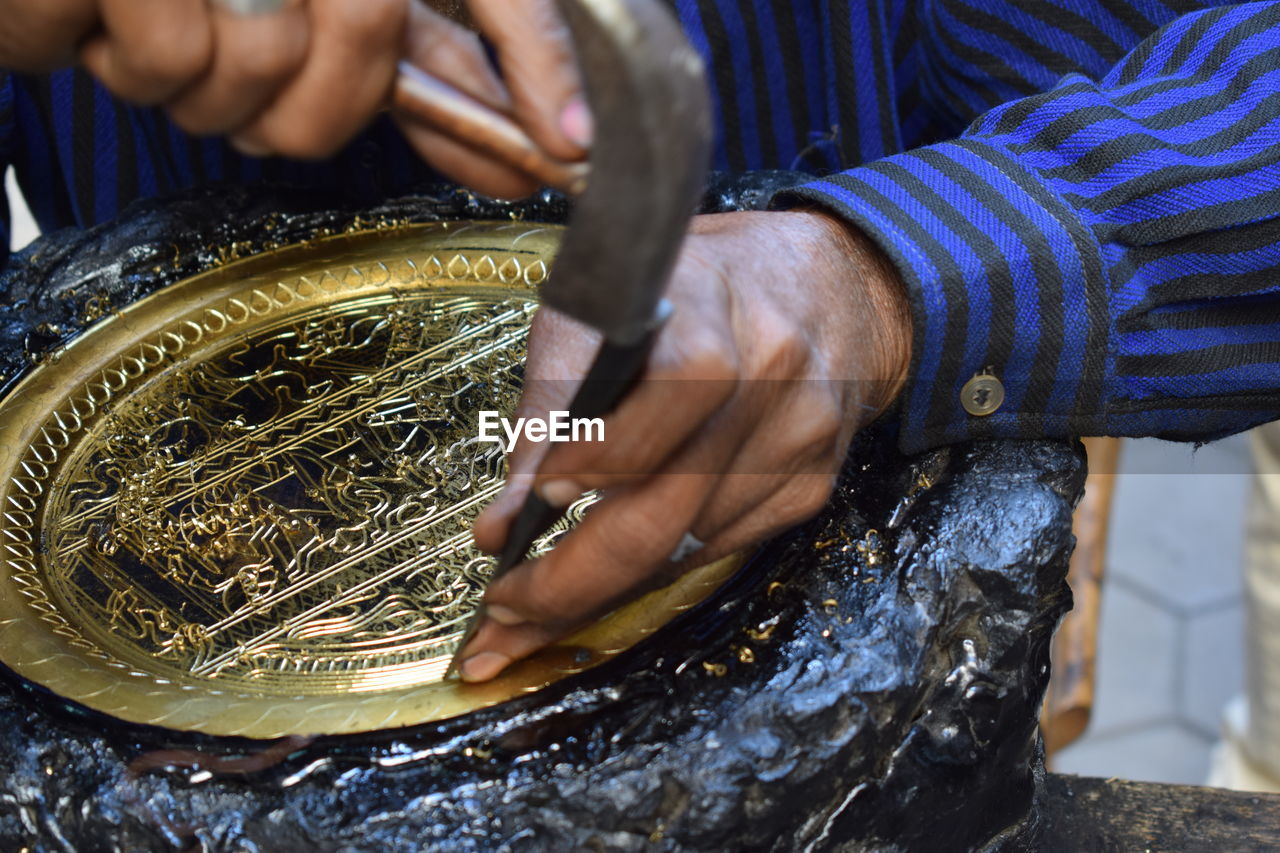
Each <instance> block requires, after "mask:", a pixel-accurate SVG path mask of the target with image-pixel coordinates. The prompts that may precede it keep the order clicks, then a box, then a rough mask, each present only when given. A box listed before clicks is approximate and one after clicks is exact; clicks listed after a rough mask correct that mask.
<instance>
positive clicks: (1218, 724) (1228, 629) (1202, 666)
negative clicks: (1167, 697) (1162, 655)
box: [1178, 603, 1244, 737]
mask: <svg viewBox="0 0 1280 853" xmlns="http://www.w3.org/2000/svg"><path fill="white" fill-rule="evenodd" d="M1184 625H1185V633H1184V639H1183V648H1184V649H1185V652H1184V653H1185V655H1186V660H1185V662H1184V665H1183V667H1182V673H1181V677H1180V678H1179V682H1180V683H1179V692H1180V693H1181V701H1180V703H1179V708H1178V711H1179V716H1181V718H1182V719H1183V720H1184V721H1185V722H1187V723H1189V724H1190V725H1191V726H1192V727H1193V728H1197V729H1199V731H1200V732H1201V733H1203V734H1205V735H1207V736H1210V737H1216V736H1217V734H1218V732H1219V730H1220V729H1221V728H1222V710H1223V708H1225V707H1226V704H1227V702H1228V701H1229V700H1230V699H1231V698H1232V697H1233V696H1235V695H1236V694H1238V693H1240V691H1241V690H1243V689H1244V607H1243V605H1241V604H1239V603H1237V604H1233V605H1231V606H1229V607H1221V608H1218V609H1216V610H1211V611H1208V612H1205V613H1198V614H1192V615H1191V616H1188V617H1186V619H1185V621H1184Z"/></svg>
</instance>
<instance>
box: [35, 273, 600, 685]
mask: <svg viewBox="0 0 1280 853" xmlns="http://www.w3.org/2000/svg"><path fill="white" fill-rule="evenodd" d="M542 263H543V262H542V261H541V260H538V261H536V262H535V265H533V266H532V268H527V267H525V266H524V265H522V264H521V262H520V259H519V258H517V257H510V258H506V259H505V260H504V262H503V265H502V267H499V266H498V265H497V263H496V262H495V261H494V260H493V258H492V257H491V255H489V254H483V255H481V256H480V257H479V258H475V259H473V258H470V257H468V256H467V254H465V253H456V254H453V255H452V256H446V257H444V258H441V257H439V256H438V255H434V254H433V255H431V256H430V257H428V259H427V261H426V268H427V270H428V273H429V274H431V275H436V276H444V277H447V278H449V279H454V280H458V279H472V280H477V281H493V280H495V279H500V280H501V281H503V282H504V283H507V282H518V283H520V284H529V283H536V282H537V281H539V280H540V279H541V278H542V277H543V276H545V267H544V266H541V265H542ZM345 273H346V277H347V279H348V284H350V283H351V281H352V276H355V277H357V278H362V279H366V280H368V279H372V280H375V281H380V280H382V279H383V277H384V276H385V275H387V274H389V271H388V270H387V269H386V267H385V266H381V265H379V267H377V268H376V269H375V270H374V274H373V275H370V273H368V272H365V271H363V270H354V269H353V270H347V271H345ZM330 279H332V280H333V281H337V280H338V279H337V277H336V276H335V273H334V272H333V271H326V272H325V273H323V274H322V275H321V276H320V281H319V283H318V287H319V288H320V289H322V290H323V289H325V287H326V283H328V282H329V280H330ZM357 283H358V284H359V283H362V282H357ZM299 295H300V294H299V293H298V292H297V290H296V289H293V288H290V287H289V286H288V285H286V284H283V283H280V284H277V286H276V288H275V289H274V290H273V291H271V292H270V293H269V294H268V292H266V291H263V290H256V291H254V292H253V293H251V294H249V297H248V299H240V300H233V304H232V305H231V306H230V309H231V310H230V311H226V310H224V311H210V312H208V314H207V316H206V318H205V322H204V323H203V324H199V325H197V324H192V323H187V324H183V325H180V326H179V327H178V328H176V329H174V330H171V331H167V332H165V333H163V334H162V335H161V336H160V339H159V340H158V341H157V342H156V343H154V344H150V345H148V344H144V345H143V346H142V347H141V348H140V349H139V350H138V351H137V352H136V353H135V354H134V355H133V356H132V357H125V358H122V359H121V361H120V363H119V365H118V366H117V367H116V368H115V369H114V370H107V371H104V372H103V375H102V377H101V379H100V380H99V381H98V382H97V383H90V385H89V386H88V388H87V389H86V391H85V393H84V394H83V395H82V396H81V395H73V396H72V397H71V398H70V399H69V400H68V401H67V404H66V406H65V407H64V408H63V409H62V410H61V411H58V412H55V413H54V415H53V416H52V417H51V418H50V422H49V423H48V424H46V426H45V428H44V430H43V431H42V433H41V438H42V441H40V442H39V443H37V444H35V445H34V446H33V447H32V448H31V450H30V452H29V454H28V457H27V458H26V459H24V460H23V462H22V466H21V467H22V471H23V473H24V474H25V475H26V476H24V477H20V478H15V480H14V485H15V486H17V487H18V488H19V490H20V491H21V492H22V493H23V494H24V495H28V496H30V497H31V498H32V500H31V501H26V502H21V503H23V508H22V514H21V516H20V517H19V516H16V515H14V516H13V517H12V518H10V521H11V522H12V521H17V522H18V525H17V526H19V527H20V528H23V529H25V530H26V531H28V532H29V531H30V530H31V527H30V520H32V519H39V521H40V522H41V523H40V525H39V526H40V529H41V530H42V531H43V541H42V543H41V545H42V548H41V550H42V552H43V553H44V555H45V557H44V559H43V561H42V562H43V564H44V568H45V571H44V572H41V573H38V572H37V571H36V567H37V561H35V560H34V559H31V558H30V557H26V558H25V559H18V560H11V564H12V565H13V566H14V568H15V569H17V570H18V571H17V573H16V574H15V577H16V578H17V579H18V580H19V582H20V583H22V584H23V585H24V587H25V591H26V592H27V594H28V595H30V596H31V598H32V601H33V603H38V604H39V605H40V606H41V610H42V612H43V614H44V616H45V618H46V619H48V620H50V621H51V622H52V623H53V625H54V627H55V628H56V629H57V630H59V631H60V632H62V633H63V634H64V635H65V636H67V637H68V638H70V639H73V640H74V642H75V643H76V644H77V645H78V646H80V647H81V648H84V649H85V650H86V651H89V652H90V653H92V654H95V655H98V656H101V657H102V658H103V659H105V660H108V661H109V662H111V663H116V664H119V665H123V666H127V667H131V668H135V669H137V668H145V669H148V670H151V671H154V672H157V673H158V674H161V675H163V676H167V677H172V678H183V677H192V676H194V677H198V678H208V679H216V680H217V681H218V682H219V683H235V684H236V686H237V687H239V688H241V689H245V688H248V689H252V690H255V691H268V692H270V691H278V692H282V693H289V694H294V693H297V692H298V691H300V690H301V691H303V692H307V693H316V694H323V693H328V692H345V691H351V690H360V691H368V690H380V689H389V688H390V689H395V688H400V687H403V686H405V685H406V684H411V683H416V682H420V681H424V680H431V679H435V678H438V677H439V676H440V675H441V674H442V672H443V669H444V667H445V665H446V664H447V661H448V658H449V656H450V655H451V654H452V652H453V651H454V648H455V647H456V643H457V641H458V639H459V638H460V636H461V627H462V626H463V625H464V623H465V620H466V618H467V616H468V615H469V614H470V613H471V612H472V611H473V610H474V608H475V606H476V604H477V602H478V600H479V595H480V593H481V592H482V591H483V585H484V582H485V580H486V579H487V577H488V574H489V572H490V571H491V569H492V559H491V558H488V557H485V556H483V555H481V554H480V553H479V552H478V551H477V550H476V549H475V547H474V544H473V543H472V541H471V535H470V528H471V523H472V521H473V520H474V518H475V516H476V514H477V513H478V511H479V509H480V508H481V507H483V506H484V505H485V504H486V503H487V502H488V501H489V500H490V499H492V498H493V497H494V496H495V495H496V493H497V491H498V489H499V488H500V486H501V482H502V477H503V463H502V454H501V452H500V450H499V448H498V445H497V444H494V443H489V442H479V441H477V439H476V433H477V424H476V418H477V416H478V412H479V410H480V409H483V408H497V409H499V410H502V411H507V412H509V411H511V410H513V409H514V407H515V404H516V402H517V399H518V396H519V390H520V370H521V366H522V363H523V353H524V344H525V338H526V336H527V333H528V325H529V322H530V320H531V315H532V312H533V309H534V307H535V304H536V303H535V301H534V300H533V299H531V298H530V296H529V295H524V294H521V295H511V294H506V295H505V297H504V296H495V295H492V294H490V295H488V296H477V295H459V294H457V293H455V292H453V291H445V292H435V291H431V290H420V291H417V292H410V293H406V294H399V293H390V292H388V293H384V294H382V295H381V296H380V297H377V298H373V299H354V300H346V301H343V302H340V303H338V304H337V305H336V306H331V307H327V308H326V309H324V310H322V311H309V312H302V313H298V312H287V311H285V312H283V314H282V315H281V316H279V317H277V316H276V314H277V312H280V311H281V309H284V308H286V307H287V306H290V305H293V304H295V303H297V302H300V301H303V300H300V299H298V297H299ZM250 316H263V317H269V318H272V319H271V320H270V321H268V322H265V323H259V324H255V327H254V328H253V329H252V331H251V332H250V333H249V334H247V335H244V336H240V337H237V338H234V339H232V340H231V341H230V343H229V344H228V345H225V346H223V347H220V348H216V349H213V350H212V351H205V352H203V353H201V357H200V358H199V359H198V360H195V361H194V362H192V361H182V362H181V363H180V364H178V365H175V366H171V367H170V368H169V369H167V370H163V371H160V372H159V375H157V376H155V377H154V378H151V379H150V381H148V382H146V383H145V384H143V385H141V387H139V388H137V389H136V390H133V393H130V394H127V395H126V396H124V397H123V398H121V399H117V398H116V392H117V391H118V390H120V389H124V388H126V387H128V386H129V385H130V379H131V378H134V377H139V376H142V375H145V374H146V373H147V372H148V368H152V367H156V366H158V365H160V364H161V363H162V362H163V361H164V358H165V356H169V357H175V358H176V357H179V356H181V355H183V354H184V351H185V350H186V349H187V348H188V347H192V346H195V345H198V344H199V343H201V341H202V340H203V339H204V338H205V337H206V336H208V335H211V334H214V333H216V332H220V331H222V330H223V329H225V328H226V327H228V326H230V325H233V324H235V323H236V321H237V319H240V320H241V321H242V322H243V319H245V318H248V317H250ZM59 457H61V458H60V463H61V464H60V465H58V466H57V470H58V474H57V478H56V481H55V482H53V484H52V485H51V486H49V482H50V477H49V475H50V472H51V471H52V470H53V466H52V465H51V464H50V463H51V462H53V461H54V460H55V458H59ZM585 503H586V502H585V501H583V502H580V503H579V505H578V506H577V507H575V513H580V512H581V509H582V507H583V506H584V505H585ZM15 509H17V508H15ZM563 526H564V525H562V527H563ZM558 533H559V530H556V531H553V532H552V533H551V534H550V535H549V536H548V537H546V538H545V539H544V542H543V543H541V547H546V546H547V544H548V543H549V542H550V541H551V539H552V538H553V537H554V536H555V535H557V534H558ZM299 675H305V678H299V677H298V676H299Z"/></svg>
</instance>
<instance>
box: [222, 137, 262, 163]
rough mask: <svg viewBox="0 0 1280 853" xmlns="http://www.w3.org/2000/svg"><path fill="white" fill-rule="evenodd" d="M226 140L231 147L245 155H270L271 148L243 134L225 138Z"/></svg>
mask: <svg viewBox="0 0 1280 853" xmlns="http://www.w3.org/2000/svg"><path fill="white" fill-rule="evenodd" d="M227 142H228V143H230V145H231V147H232V148H234V149H236V150H237V151H239V152H240V153H241V154H243V155H244V156H246V157H259V158H261V157H270V156H271V149H270V148H267V147H266V146H265V145H263V144H261V143H259V142H255V141H253V140H252V139H248V138H247V137H244V136H231V137H228V138H227Z"/></svg>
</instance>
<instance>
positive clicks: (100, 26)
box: [0, 0, 590, 197]
mask: <svg viewBox="0 0 1280 853" xmlns="http://www.w3.org/2000/svg"><path fill="white" fill-rule="evenodd" d="M468 7H469V11H470V13H471V16H472V17H473V18H474V20H475V21H476V23H477V24H478V25H479V27H480V30H481V32H483V33H484V35H485V36H486V37H487V38H488V39H489V41H490V43H491V44H492V45H493V46H494V49H495V52H496V55H497V58H498V62H499V65H500V66H501V70H502V74H503V78H505V80H506V81H507V82H505V83H504V82H503V80H502V79H500V78H499V76H498V74H496V73H495V72H494V70H493V68H492V67H491V65H490V62H489V59H488V57H487V55H486V53H485V50H484V48H483V46H482V44H481V42H480V38H479V36H477V34H476V33H474V32H471V31H470V30H467V29H466V28H464V27H462V26H460V25H458V24H456V23H454V22H453V21H451V20H449V19H447V18H445V17H443V16H441V15H439V14H437V13H435V12H433V11H432V10H431V9H430V8H428V7H427V6H426V5H425V4H423V3H421V2H419V0H285V2H284V3H283V4H282V5H281V6H280V8H279V9H277V10H275V11H270V12H264V13H261V14H254V15H238V14H235V13H233V12H231V11H229V10H228V9H227V8H226V7H225V6H223V5H221V4H219V3H218V2H217V0H0V66H2V67H5V68H9V69H12V70H17V71H28V72H42V71H48V70H52V69H55V68H58V67H60V66H64V65H68V64H71V63H73V62H75V61H77V60H78V61H79V62H80V63H82V64H83V65H84V67H85V68H86V69H88V71H89V72H91V73H92V74H93V75H94V76H96V77H97V78H98V79H99V80H101V81H102V83H103V84H104V85H105V86H106V87H107V88H108V89H109V90H111V91H112V92H113V93H114V94H116V95H117V96H119V97H121V98H123V99H125V100H128V101H131V102H134V103H139V104H147V105H158V106H162V107H164V109H165V110H166V111H167V112H168V113H169V114H170V116H171V117H172V118H173V120H174V121H175V123H177V124H178V126H180V127H181V128H183V129H184V130H186V131H188V132H189V133H192V134H195V135H213V134H223V135H227V136H229V137H230V138H231V140H232V143H233V144H235V145H236V146H237V147H238V148H240V149H241V150H242V151H244V152H245V153H248V154H251V155H257V156H266V155H281V156H285V157H291V158H300V159H308V158H323V157H327V156H330V155H331V154H333V153H335V152H336V151H337V150H338V149H340V148H341V147H342V146H343V145H345V144H346V143H347V142H348V141H349V140H350V139H351V138H352V137H353V136H354V135H355V134H356V133H357V132H358V131H359V130H360V129H361V128H362V127H364V126H365V125H366V124H367V123H368V122H369V121H370V120H371V119H372V118H373V116H374V115H375V114H376V113H377V112H378V111H380V110H382V109H383V108H384V107H386V105H387V102H388V95H389V92H390V90H391V86H392V83H393V81H394V79H395V75H396V65H397V62H398V61H399V60H400V59H401V58H407V59H408V60H409V61H410V62H412V63H414V64H415V65H417V66H418V67H419V68H421V69H422V70H424V71H426V72H427V73H429V74H432V75H433V76H435V77H437V78H439V79H441V80H443V81H444V82H447V83H449V84H450V85H452V86H454V87H455V88H457V89H460V90H462V91H463V92H465V93H467V94H469V95H470V96H471V97H473V98H476V99H477V100H480V101H482V102H484V103H486V104H488V105H489V106H492V107H495V108H497V109H500V110H503V111H505V112H509V113H511V114H512V115H513V116H514V117H515V118H516V120H517V121H518V122H519V123H520V124H521V125H522V126H523V127H524V128H525V129H526V131H527V132H528V133H529V134H530V136H532V137H533V139H534V141H535V142H537V143H538V144H539V145H540V146H542V147H543V148H544V149H545V150H546V151H547V152H548V153H549V154H551V155H552V156H553V157H558V158H561V159H566V160H571V159H576V158H579V157H581V156H582V155H583V153H584V150H585V146H586V145H588V144H589V137H590V122H589V117H588V116H587V114H586V108H585V105H584V103H583V101H582V98H581V94H580V92H581V86H580V82H579V78H578V74H577V70H576V64H575V62H574V58H573V51H572V47H571V45H570V44H569V41H568V36H567V34H566V32H565V29H564V26H563V24H562V22H561V21H560V18H559V16H558V14H557V13H556V12H555V8H554V4H553V2H552V0H471V2H470V3H469V4H468ZM401 124H402V127H403V128H404V131H405V134H406V136H407V137H408V139H409V141H410V142H411V144H413V145H414V147H415V148H416V149H417V150H418V152H419V153H420V154H421V155H422V156H423V157H424V158H425V159H426V160H427V161H428V162H430V163H431V164H432V165H433V166H435V167H436V168H437V169H439V170H440V171H442V172H444V173H445V174H446V175H449V176H450V177H452V178H454V179H455V180H457V181H459V182H460V183H463V184H466V185H468V186H470V187H472V188H473V189H476V190H478V191H480V192H482V193H486V194H488V195H494V196H502V197H515V196H521V195H525V194H527V193H529V192H531V191H532V190H533V189H534V188H535V183H534V182H533V181H532V180H531V179H530V178H529V177H528V176H526V175H523V174H521V173H519V172H517V171H515V170H513V169H511V168H510V167H507V166H505V165H503V164H500V163H496V162H493V161H492V160H490V159H488V158H487V157H486V156H484V155H481V154H478V153H476V152H473V151H472V150H470V149H469V148H467V146H466V145H465V142H462V141H458V140H455V139H452V138H449V137H447V136H445V135H444V134H442V133H440V132H439V131H438V130H437V129H435V128H431V127H427V126H424V125H422V124H420V123H418V122H415V121H412V120H408V119H402V120H401Z"/></svg>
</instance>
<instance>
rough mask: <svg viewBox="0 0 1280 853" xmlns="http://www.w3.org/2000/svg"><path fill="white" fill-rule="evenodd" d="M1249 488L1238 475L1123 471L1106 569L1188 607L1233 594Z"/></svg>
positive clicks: (1238, 581) (1237, 581)
mask: <svg viewBox="0 0 1280 853" xmlns="http://www.w3.org/2000/svg"><path fill="white" fill-rule="evenodd" d="M1136 443H1138V442H1135V444H1136ZM1122 452H1123V451H1122ZM1248 489H1249V476H1248V475H1246V474H1239V473H1238V474H1221V473H1219V474H1204V473H1199V474H1189V473H1180V474H1125V475H1122V476H1121V477H1120V479H1119V481H1118V482H1117V483H1116V492H1115V502H1114V504H1113V505H1112V510H1111V526H1110V540H1109V544H1108V548H1107V571H1108V572H1114V573H1115V574H1117V575H1119V576H1121V577H1123V578H1126V579H1128V580H1130V581H1132V582H1134V583H1135V584H1138V585H1140V586H1141V587H1143V588H1145V589H1146V590H1147V591H1149V592H1150V593H1151V594H1152V595H1154V596H1156V597H1158V598H1162V599H1165V600H1168V601H1170V602H1173V603H1174V604H1176V605H1177V606H1178V607H1180V608H1182V609H1183V610H1185V611H1188V612H1190V611H1191V610H1193V609H1200V608H1203V607H1205V606H1208V605H1213V604H1218V603H1223V602H1225V601H1230V600H1232V599H1234V598H1236V597H1238V596H1239V595H1240V589H1241V554H1242V550H1243V539H1244V515H1245V504H1246V498H1247V496H1248Z"/></svg>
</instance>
